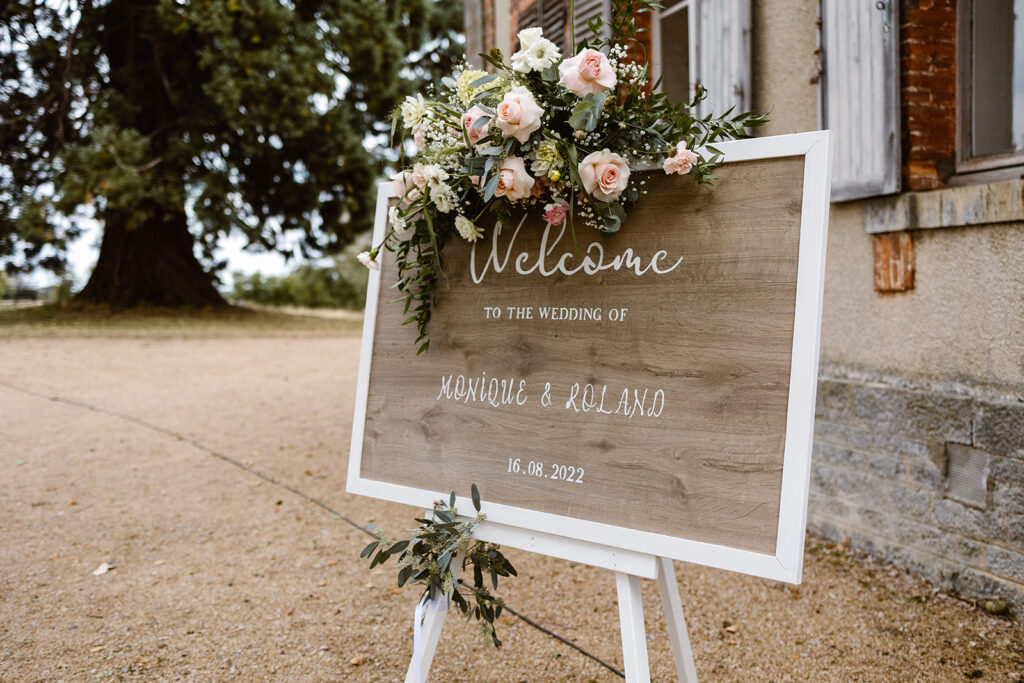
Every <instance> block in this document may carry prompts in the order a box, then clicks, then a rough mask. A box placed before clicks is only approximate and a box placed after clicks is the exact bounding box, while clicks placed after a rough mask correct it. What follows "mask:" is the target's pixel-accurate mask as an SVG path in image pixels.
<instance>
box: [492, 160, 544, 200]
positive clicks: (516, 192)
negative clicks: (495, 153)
mask: <svg viewBox="0 0 1024 683" xmlns="http://www.w3.org/2000/svg"><path fill="white" fill-rule="evenodd" d="M533 183H534V180H533V178H531V177H530V174H529V173H527V172H526V164H525V163H524V162H523V158H522V157H506V158H505V161H504V162H502V164H501V168H499V169H498V189H497V190H495V191H494V194H495V195H497V196H499V197H508V198H509V199H526V198H527V197H529V196H530V191H531V190H532V189H533Z"/></svg>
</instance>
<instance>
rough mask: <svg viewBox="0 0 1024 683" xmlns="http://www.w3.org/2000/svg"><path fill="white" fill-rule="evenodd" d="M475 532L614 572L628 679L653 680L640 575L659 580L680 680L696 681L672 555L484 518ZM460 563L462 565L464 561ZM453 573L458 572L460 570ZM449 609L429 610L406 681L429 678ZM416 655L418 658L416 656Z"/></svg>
mask: <svg viewBox="0 0 1024 683" xmlns="http://www.w3.org/2000/svg"><path fill="white" fill-rule="evenodd" d="M474 537H476V538H479V539H480V540H484V541H487V542H489V543H499V544H501V545H506V546H511V547H513V548H520V549H522V550H529V551H531V552H536V553H540V554H542V555H549V556H551V557H557V558H560V559H563V560H571V561H573V562H582V563H583V564H589V565H592V566H594V567H600V568H602V569H608V570H611V571H613V572H615V587H616V589H617V591H618V598H619V628H620V630H621V632H622V662H623V669H624V670H625V673H626V681H627V683H641V682H643V683H649V681H650V680H651V674H650V665H649V664H648V661H647V634H646V629H645V627H644V607H643V602H642V600H641V597H640V579H655V580H657V582H658V590H659V592H660V593H661V605H662V607H663V608H664V610H665V626H666V629H667V630H668V637H669V642H670V643H671V645H672V655H673V656H674V657H675V661H676V672H677V673H678V675H679V680H680V681H682V682H683V683H697V670H696V669H695V668H694V664H693V651H692V650H691V649H690V637H689V635H688V633H687V631H686V620H685V619H684V618H683V607H682V604H681V603H680V600H679V586H678V584H677V583H676V575H675V570H674V569H673V564H672V560H670V559H668V558H665V557H655V556H654V555H648V554H644V553H637V552H632V551H629V550H619V549H615V548H610V547H608V546H603V545H599V544H596V543H589V542H587V541H579V540H575V539H571V538H566V537H564V536H554V535H551V534H545V533H539V532H533V531H526V530H523V529H518V528H515V527H510V526H506V525H503V524H496V523H493V522H483V523H481V524H480V526H479V527H478V528H477V532H476V533H475V534H474ZM458 564H459V566H460V567H461V562H459V563H458ZM453 573H455V574H456V576H455V578H458V575H457V572H454V571H453ZM447 614H448V612H447V611H437V610H427V611H426V614H425V616H424V619H423V625H422V630H421V637H422V639H423V646H422V647H421V648H420V650H421V651H420V652H418V653H417V652H414V653H413V657H414V659H413V661H412V662H410V664H409V671H408V673H407V674H406V677H405V683H426V681H427V676H428V674H429V673H430V665H431V662H432V661H433V659H434V652H435V651H436V650H437V644H438V642H439V641H440V639H441V629H442V628H444V621H445V617H446V616H447ZM417 655H418V656H419V661H417V660H416V657H417Z"/></svg>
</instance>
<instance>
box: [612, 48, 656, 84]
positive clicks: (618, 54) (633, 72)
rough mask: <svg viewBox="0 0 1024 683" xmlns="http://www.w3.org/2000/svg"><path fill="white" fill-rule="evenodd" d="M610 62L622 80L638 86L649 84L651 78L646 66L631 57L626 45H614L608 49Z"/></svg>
mask: <svg viewBox="0 0 1024 683" xmlns="http://www.w3.org/2000/svg"><path fill="white" fill-rule="evenodd" d="M608 62H609V63H610V64H611V65H612V68H613V69H614V70H615V74H616V75H617V76H618V78H619V80H620V81H621V82H623V83H630V84H633V85H635V86H637V87H638V88H643V87H644V86H645V85H647V81H648V80H649V78H648V74H647V70H646V68H645V66H644V65H642V64H638V63H636V62H634V61H633V60H631V59H629V58H628V55H627V51H626V47H625V46H624V45H621V44H616V45H613V46H612V48H611V49H610V50H609V51H608Z"/></svg>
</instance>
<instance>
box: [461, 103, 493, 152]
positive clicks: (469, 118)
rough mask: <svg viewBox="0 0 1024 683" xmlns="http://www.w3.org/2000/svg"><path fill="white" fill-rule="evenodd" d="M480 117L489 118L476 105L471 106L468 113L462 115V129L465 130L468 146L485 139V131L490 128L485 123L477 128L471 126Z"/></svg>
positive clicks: (488, 124)
mask: <svg viewBox="0 0 1024 683" xmlns="http://www.w3.org/2000/svg"><path fill="white" fill-rule="evenodd" d="M481 116H490V114H488V113H487V112H485V111H484V110H483V109H481V108H480V107H479V106H477V105H475V104H474V105H473V106H472V107H471V108H470V110H469V111H467V112H466V113H465V114H463V115H462V127H463V128H465V129H466V137H467V138H469V144H471V145H475V144H476V143H477V142H479V140H480V138H485V137H487V129H488V128H490V126H491V124H490V123H485V124H484V125H482V126H480V127H479V128H474V127H473V124H474V123H476V120H477V119H478V118H480V117H481Z"/></svg>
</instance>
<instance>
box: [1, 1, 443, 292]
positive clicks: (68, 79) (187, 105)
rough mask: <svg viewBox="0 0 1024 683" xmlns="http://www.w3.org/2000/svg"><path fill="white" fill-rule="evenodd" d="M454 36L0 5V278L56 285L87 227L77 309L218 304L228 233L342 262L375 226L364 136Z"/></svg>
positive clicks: (437, 8)
mask: <svg viewBox="0 0 1024 683" xmlns="http://www.w3.org/2000/svg"><path fill="white" fill-rule="evenodd" d="M461 22H462V11H461V3H458V2H456V3H452V2H445V1H444V0H27V1H24V2H11V1H10V0H0V260H3V261H4V262H5V264H6V267H7V269H8V270H12V271H17V270H28V269H31V268H35V267H40V266H41V267H46V268H49V269H52V270H55V271H60V270H61V269H62V268H63V266H64V263H65V256H64V252H65V248H66V245H67V243H68V242H69V241H70V240H72V239H74V238H75V237H77V236H78V235H79V234H80V232H81V229H82V221H83V220H86V219H95V220H98V221H100V222H101V223H102V225H103V240H102V245H101V248H100V255H99V260H98V262H97V264H96V267H95V269H94V270H93V273H92V276H91V278H90V279H89V282H88V283H87V284H86V286H85V287H84V289H83V290H82V292H81V294H80V297H81V298H83V299H86V300H92V301H99V302H107V303H110V304H112V305H114V306H117V307H124V306H133V305H137V304H143V303H149V304H158V305H172V306H173V305H210V304H219V303H222V302H223V301H222V299H221V297H220V295H219V294H218V293H217V290H216V288H215V287H214V284H213V277H212V273H211V271H212V270H215V269H216V264H215V263H214V262H213V250H214V248H215V247H216V245H217V243H218V241H219V240H220V239H221V238H222V237H224V236H225V235H227V234H228V233H230V232H231V231H239V232H241V233H242V234H244V235H245V236H246V237H247V238H248V239H249V240H250V242H252V243H256V244H259V245H262V247H264V248H266V249H274V248H278V247H280V246H281V245H282V244H285V243H292V242H297V248H298V249H300V250H301V251H302V253H304V254H318V253H323V252H331V251H336V250H337V249H338V248H339V247H340V246H343V245H344V244H345V243H347V242H348V241H349V240H350V239H351V237H352V236H353V235H354V234H355V233H357V232H359V231H362V230H364V229H366V228H367V227H368V225H369V224H370V221H371V220H372V213H373V209H372V206H373V201H374V197H373V192H372V188H373V183H374V181H375V180H376V179H377V178H378V177H379V174H380V170H381V163H382V162H381V158H380V154H379V151H378V150H377V149H375V145H374V139H375V138H374V136H375V135H376V136H378V137H381V136H384V137H386V135H387V132H388V131H389V124H388V122H387V119H388V116H389V114H390V112H391V110H392V109H393V108H394V107H395V105H396V104H397V102H398V101H399V99H400V98H401V97H402V96H403V95H404V94H406V93H408V92H409V91H411V90H412V89H413V88H414V87H418V86H419V85H420V83H421V82H422V80H423V79H424V78H425V77H426V78H429V77H430V76H431V75H433V74H435V73H436V72H437V71H441V70H445V69H447V68H449V67H450V66H451V61H452V59H453V58H454V53H455V52H456V44H455V43H456V41H454V40H453V39H452V36H453V35H454V34H455V32H457V31H458V30H459V27H460V26H461ZM425 45H426V46H428V47H427V49H423V47H424V46H425ZM197 247H198V249H197ZM197 251H198V252H199V255H200V257H201V259H197V258H196V252H197ZM200 260H201V261H202V263H203V264H205V268H204V266H203V265H201V263H200Z"/></svg>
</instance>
